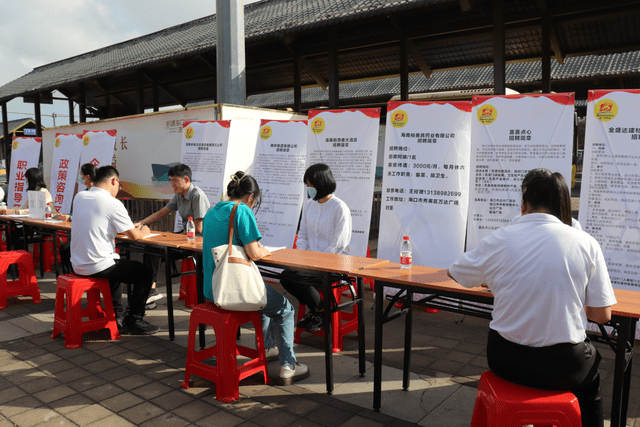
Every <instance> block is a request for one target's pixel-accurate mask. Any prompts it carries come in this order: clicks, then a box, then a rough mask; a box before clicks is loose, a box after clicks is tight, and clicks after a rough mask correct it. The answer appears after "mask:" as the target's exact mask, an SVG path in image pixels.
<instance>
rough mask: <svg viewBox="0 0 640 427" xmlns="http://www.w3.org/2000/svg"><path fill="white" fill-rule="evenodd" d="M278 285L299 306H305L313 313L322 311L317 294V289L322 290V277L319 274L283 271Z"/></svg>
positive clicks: (321, 304) (321, 303)
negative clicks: (296, 301)
mask: <svg viewBox="0 0 640 427" xmlns="http://www.w3.org/2000/svg"><path fill="white" fill-rule="evenodd" d="M280 284H281V285H282V287H283V288H284V290H285V291H287V292H289V293H290V294H291V295H293V296H294V297H295V298H296V299H297V300H298V301H299V302H300V304H303V305H306V306H307V307H309V309H311V310H314V311H320V310H322V307H323V302H322V298H320V293H319V292H318V288H320V289H321V288H322V276H321V275H320V274H313V273H301V272H299V271H291V270H284V271H283V272H282V277H281V278H280Z"/></svg>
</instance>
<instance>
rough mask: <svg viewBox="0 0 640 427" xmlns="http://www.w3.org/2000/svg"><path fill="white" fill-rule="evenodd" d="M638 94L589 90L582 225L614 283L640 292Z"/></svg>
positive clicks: (582, 192)
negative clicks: (603, 258)
mask: <svg viewBox="0 0 640 427" xmlns="http://www.w3.org/2000/svg"><path fill="white" fill-rule="evenodd" d="M639 107H640V90H621V91H608V90H597V91H589V100H588V104H587V126H586V134H585V145H584V153H585V157H584V163H583V168H582V184H581V188H580V216H579V221H580V224H581V225H582V228H583V230H584V231H586V232H587V233H589V234H590V235H592V236H593V237H594V238H595V239H596V240H597V241H598V242H599V243H600V246H601V247H602V251H603V252H604V257H605V259H606V261H607V268H608V269H609V276H610V277H611V284H612V285H613V287H614V288H616V289H626V290H633V291H640V220H639V218H640V217H639V216H638V212H640V117H638V108H639Z"/></svg>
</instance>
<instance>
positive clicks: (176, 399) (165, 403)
mask: <svg viewBox="0 0 640 427" xmlns="http://www.w3.org/2000/svg"><path fill="white" fill-rule="evenodd" d="M192 401H193V397H191V396H189V395H188V394H185V393H182V392H180V391H178V390H173V391H170V392H169V393H166V394H163V395H161V396H158V397H156V398H154V399H152V400H151V403H153V404H154V405H158V406H159V407H161V408H162V409H164V410H166V411H171V410H172V409H175V408H177V407H179V406H182V405H186V404H187V403H190V402H192Z"/></svg>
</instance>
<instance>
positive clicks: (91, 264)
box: [71, 166, 160, 335]
mask: <svg viewBox="0 0 640 427" xmlns="http://www.w3.org/2000/svg"><path fill="white" fill-rule="evenodd" d="M119 189H120V175H119V174H118V171H117V170H116V168H114V167H113V166H103V167H101V168H99V169H98V171H97V172H96V182H95V186H94V187H93V188H91V189H90V190H89V191H81V192H80V193H78V194H76V197H75V198H74V200H73V212H74V215H73V222H72V223H71V237H72V239H71V265H72V266H73V270H74V272H75V273H76V274H78V275H81V276H88V277H95V278H100V279H108V280H109V285H110V288H111V299H112V300H113V308H114V311H115V315H116V321H117V322H118V329H119V330H120V332H121V333H128V334H130V335H149V334H153V333H154V332H157V331H158V330H159V329H160V328H159V327H157V326H154V325H151V324H149V323H147V322H145V321H144V320H142V318H143V316H144V307H145V302H146V300H147V297H148V296H149V290H150V289H151V283H152V278H151V270H150V269H149V267H147V266H145V265H144V264H142V263H141V262H138V261H130V260H121V259H120V255H118V254H117V253H116V250H115V249H116V247H115V237H116V234H118V233H125V234H126V235H127V237H128V238H130V239H132V240H140V239H142V238H143V237H144V236H147V235H149V227H140V228H139V229H138V228H136V227H134V225H133V222H132V221H131V218H130V217H129V214H128V213H127V209H126V208H125V207H124V205H123V204H122V202H121V201H120V200H118V199H116V198H115V197H116V195H117V194H118V191H119ZM116 260H118V261H117V262H116ZM121 282H124V283H129V284H131V285H133V290H132V292H131V300H129V301H128V304H129V307H128V311H127V312H125V309H124V306H123V305H122V287H121V286H120V283H121Z"/></svg>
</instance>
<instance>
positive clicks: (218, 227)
mask: <svg viewBox="0 0 640 427" xmlns="http://www.w3.org/2000/svg"><path fill="white" fill-rule="evenodd" d="M227 195H228V197H229V201H228V202H219V203H217V204H216V205H215V207H213V208H212V209H210V210H209V212H207V214H206V215H205V216H204V220H203V230H202V237H203V244H202V256H203V263H204V278H205V279H204V296H205V297H207V299H208V300H210V301H212V302H215V301H213V292H212V290H211V277H212V276H213V271H214V269H215V263H214V261H213V255H212V253H211V249H212V248H215V247H217V246H220V245H225V244H228V242H229V217H230V216H231V210H232V209H233V207H234V206H235V205H236V203H240V205H239V206H238V210H237V211H236V219H235V225H234V233H233V238H234V242H233V243H234V244H235V245H241V246H244V249H245V251H246V252H247V256H249V258H251V259H252V260H254V261H257V260H259V259H260V258H262V257H265V256H267V255H269V250H267V249H266V248H264V247H263V246H262V245H261V244H260V242H259V240H260V239H261V238H262V236H261V235H260V231H259V230H258V224H257V223H256V218H255V217H254V215H253V211H252V210H251V209H253V208H255V209H258V208H259V206H260V201H261V199H262V193H261V192H260V187H259V186H258V183H257V182H256V180H255V179H254V178H253V177H252V176H251V175H245V173H244V172H242V171H238V172H236V173H235V174H234V175H231V182H229V184H228V185H227ZM265 286H266V288H267V306H266V307H265V308H264V309H262V310H260V314H261V315H262V332H263V334H264V341H265V348H266V349H267V353H268V354H269V353H274V354H275V352H276V351H278V358H279V359H280V381H279V383H280V385H290V384H292V383H293V382H294V381H296V380H300V379H303V378H307V377H308V376H309V368H307V366H306V365H304V364H302V363H298V362H297V360H296V355H295V353H294V352H293V329H294V315H295V310H294V308H293V306H292V305H291V303H290V302H289V300H287V299H286V298H285V297H284V296H283V295H281V294H280V293H278V292H276V291H275V290H274V289H273V288H272V287H271V286H269V285H267V284H266V283H265ZM276 343H277V347H276Z"/></svg>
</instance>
